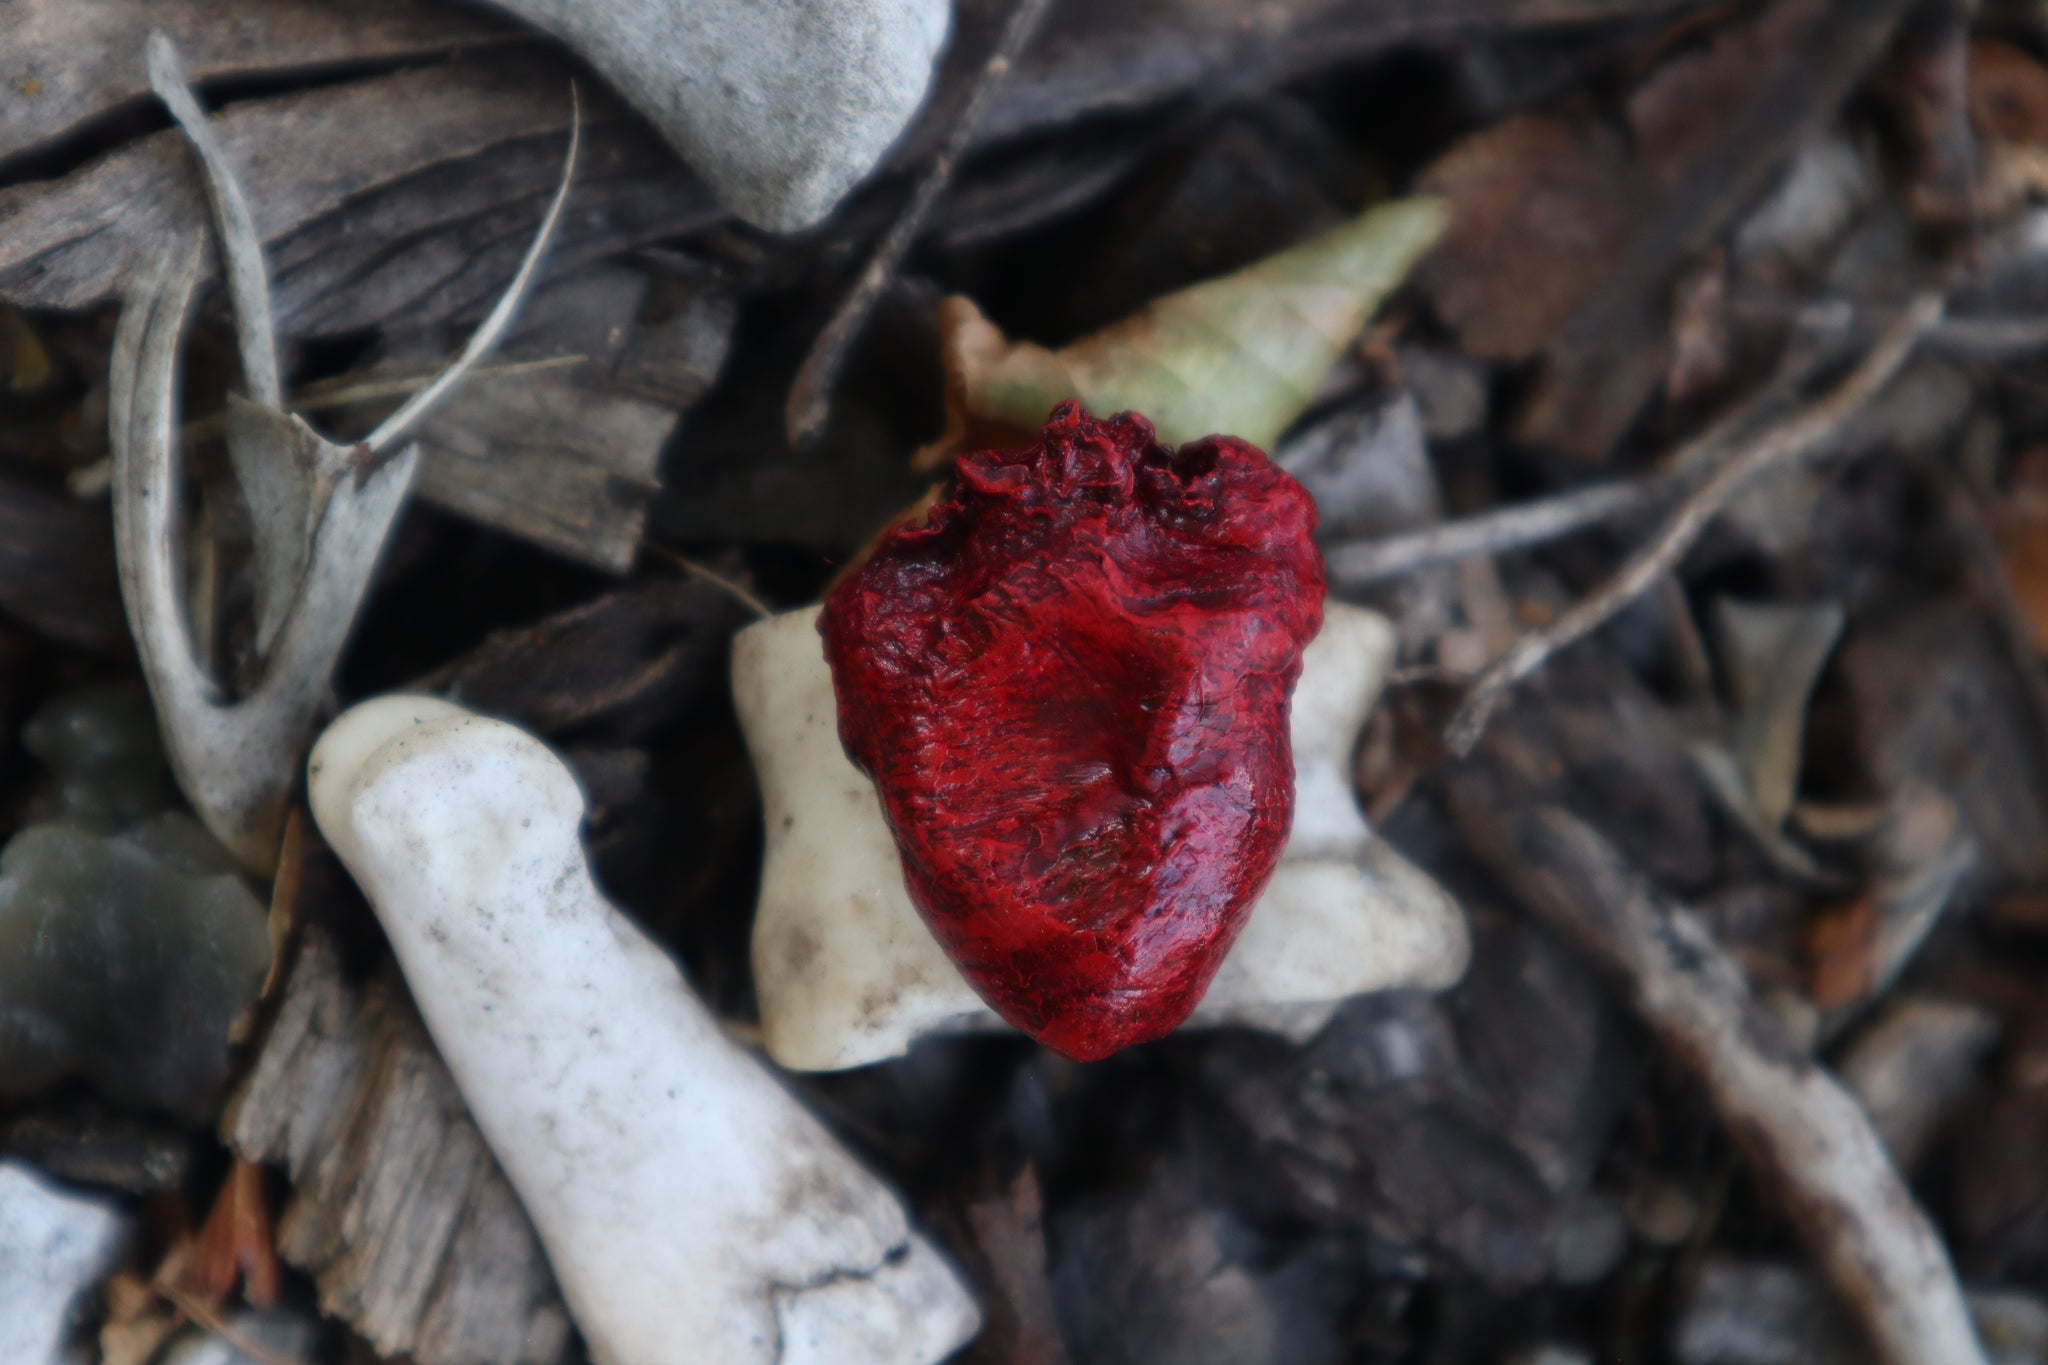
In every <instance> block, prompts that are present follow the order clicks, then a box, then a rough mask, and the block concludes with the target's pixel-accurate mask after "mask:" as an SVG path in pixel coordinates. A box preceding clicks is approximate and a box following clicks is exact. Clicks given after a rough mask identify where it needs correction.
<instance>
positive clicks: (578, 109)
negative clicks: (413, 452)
mask: <svg viewBox="0 0 2048 1365" xmlns="http://www.w3.org/2000/svg"><path fill="white" fill-rule="evenodd" d="M569 103H570V111H569V152H568V155H567V156H565V157H564V158H563V161H562V183H561V185H560V186H559V187H558V188H557V189H556V190H555V197H554V200H553V202H551V203H550V204H549V205H548V211H547V214H546V216H545V217H543V218H542V219H541V222H540V230H539V231H538V232H536V233H534V235H533V245H532V246H531V247H529V248H527V252H526V258H525V259H524V260H522V261H521V262H520V263H519V272H518V273H517V274H515V275H514V276H513V277H512V283H510V284H508V285H506V286H505V292H504V293H503V294H500V295H499V296H498V302H497V304H496V305H495V306H494V307H493V308H492V309H491V312H490V316H488V317H486V318H485V319H484V320H483V322H482V324H481V325H479V326H478V327H477V329H476V331H475V332H473V333H471V334H470V338H469V342H468V344H467V345H465V346H464V347H463V348H462V353H461V354H460V355H458V356H456V357H455V359H454V360H453V361H452V362H450V363H449V366H448V368H447V369H445V370H443V371H441V373H440V375H439V377H437V378H436V379H435V380H434V381H433V382H432V383H431V384H429V385H427V386H426V387H425V388H423V389H421V390H420V391H419V392H417V393H415V394H414V395H413V396H412V397H410V398H408V399H406V400H405V402H404V403H402V404H401V405H400V406H399V409H398V411H396V412H394V413H392V414H391V415H390V416H389V417H387V418H385V419H384V420H383V421H382V422H380V423H379V424H378V426H377V429H376V430H375V431H373V432H371V433H370V434H369V435H368V436H366V437H364V438H363V445H364V446H365V447H366V448H367V449H368V450H369V451H370V453H371V454H373V455H376V454H380V453H382V452H383V451H384V450H386V449H388V448H389V447H390V446H391V444H392V442H394V441H396V440H397V439H398V438H399V437H401V436H403V435H404V434H405V433H406V432H407V431H409V430H411V429H412V428H413V427H414V426H415V425H417V424H418V423H419V421H420V419H421V418H423V417H425V416H426V415H427V414H428V413H429V412H431V411H433V408H434V405H435V404H436V403H439V402H440V401H441V400H442V399H443V398H446V397H447V396H448V395H449V394H450V393H451V392H453V391H454V389H455V386H456V385H457V384H460V383H461V382H462V380H463V378H464V377H465V376H466V375H468V373H469V372H470V371H471V370H472V369H474V368H476V366H477V364H478V363H479V362H481V361H482V360H483V359H484V357H486V356H488V355H489V354H490V353H491V351H492V350H493V349H494V348H495V347H496V346H497V344H498V343H499V342H500V341H502V340H504V337H505V332H506V330H507V329H508V328H510V327H511V325H512V319H513V318H515V317H517V316H518V314H519V305H520V304H521V303H522V302H524V301H525V299H526V293H527V291H528V290H529V289H531V288H532V287H533V279H534V276H535V275H536V274H537V273H539V271H540V263H541V261H542V259H543V258H544V257H546V255H547V251H548V243H549V242H551V241H553V240H554V237H555V227H556V225H557V224H558V223H560V222H561V221H562V209H563V207H564V206H565V205H566V204H567V203H568V202H569V187H570V185H572V184H574V183H575V179H576V152H577V149H578V147H579V145H580V144H581V143H582V140H583V103H582V101H581V100H580V99H579V98H578V97H577V95H576V87H575V86H573V85H572V86H570V87H569Z"/></svg>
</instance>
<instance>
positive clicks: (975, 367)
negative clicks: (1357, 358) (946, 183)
mask: <svg viewBox="0 0 2048 1365" xmlns="http://www.w3.org/2000/svg"><path fill="white" fill-rule="evenodd" d="M1446 221H1447V214H1446V211H1445V209H1444V206H1443V204H1442V202H1441V201H1439V200H1435V199H1402V200H1396V201H1394V202H1392V203H1387V204H1382V205H1380V206H1379V207H1377V208H1375V209H1373V210H1371V211H1370V212H1368V213H1365V214H1363V215H1361V216H1359V217H1357V218H1354V219H1352V220H1351V221H1350V222H1348V223H1345V224H1344V225H1343V226H1341V227H1337V228H1334V229H1332V230H1331V231H1329V232H1326V233H1323V234H1322V235H1321V236H1318V237H1313V238H1310V239H1309V240H1308V241H1306V242H1303V243H1301V244H1300V245H1299V246H1295V247H1291V248H1289V249H1288V250H1286V251H1283V252H1280V253H1279V254H1278V255H1275V256H1269V257H1267V258H1266V259H1265V260H1262V261H1259V262H1256V263H1255V264H1253V265H1250V266H1247V267H1245V268H1244V269H1243V270H1240V271H1238V272H1237V273H1236V274H1233V275H1225V276H1222V277H1221V278H1219V279H1214V280H1207V281H1204V282H1203V283H1201V284H1197V285H1191V286H1190V287H1188V288H1186V289H1182V290H1180V291H1178V292H1176V293H1172V294H1168V295H1166V296H1164V297H1163V298H1159V299H1155V300H1153V301H1152V302H1151V303H1150V304H1148V305H1146V306H1145V307H1144V308H1143V309H1141V310H1140V311H1138V312H1137V313H1134V314H1132V315H1131V316H1130V317H1128V318H1126V319H1124V320H1123V321H1122V322H1119V323H1116V324H1115V325H1113V326H1111V327H1108V328H1106V329H1104V330H1103V331H1100V332H1097V333H1095V334H1094V335H1092V336H1088V337H1084V338H1082V339H1081V340H1079V341H1077V342H1075V343H1073V344H1072V345H1070V346H1067V347H1064V348H1062V349H1061V350H1059V351H1048V350H1046V349H1045V348H1044V347H1042V346H1034V345H1031V344H1030V343H1028V342H1027V343H1021V344H1014V345H1012V344H1004V345H1001V346H997V345H992V344H991V343H990V338H989V335H988V333H989V332H990V331H992V330H993V329H992V328H990V326H989V324H988V323H987V322H986V320H984V319H982V318H981V317H980V316H979V315H978V314H975V315H973V317H972V318H971V319H970V320H968V321H967V322H966V326H967V327H970V328H972V327H974V326H975V325H976V324H978V325H979V328H981V329H987V330H984V331H980V332H979V333H978V334H977V335H976V336H975V337H974V338H973V339H972V341H971V342H970V343H969V344H955V345H954V346H953V348H952V350H953V355H952V356H951V359H952V360H953V361H954V362H955V363H956V369H957V371H958V378H959V379H960V380H961V381H963V382H962V384H961V395H962V397H963V399H964V401H965V406H966V409H967V415H968V416H969V417H970V418H978V419H982V420H986V421H994V422H999V423H1003V424H1005V425H1009V426H1014V427H1018V428H1022V429H1024V430H1027V431H1035V430H1036V429H1037V428H1038V426H1039V425H1040V424H1041V423H1043V422H1044V421H1045V415H1046V413H1047V411H1048V410H1050V409H1051V407H1052V406H1053V404H1055V403H1057V402H1059V401H1060V400H1062V399H1065V398H1079V399H1080V400H1081V401H1082V402H1083V403H1084V404H1086V405H1087V406H1088V407H1089V408H1090V409H1092V410H1093V411H1096V412H1100V413H1110V412H1122V411H1132V412H1141V413H1143V414H1144V415H1145V416H1147V417H1149V418H1151V419H1152V422H1153V425H1154V426H1156V427H1157V428H1158V430H1159V436H1160V439H1161V440H1163V441H1166V442H1168V443H1170V444H1174V445H1178V444H1180V443H1181V442H1183V441H1191V440H1195V439H1197V438H1199V437H1203V436H1209V435H1214V434H1218V433H1223V434H1228V435H1232V436H1238V437H1242V438H1243V439H1245V440H1247V441H1250V442H1251V443H1252V444H1254V445H1256V446H1259V447H1261V448H1262V449H1271V448H1272V443H1273V442H1274V441H1275V440H1276V439H1277V438H1278V437H1279V435H1280V433H1281V432H1282V431H1284V430H1286V428H1287V426H1288V425H1289V424H1290V423H1291V422H1293V421H1294V419H1295V418H1297V417H1299V416H1300V415H1301V414H1302V411H1303V410H1304V409H1305V408H1307V406H1308V405H1309V402H1310V401H1311V400H1312V399H1313V398H1314V397H1315V394H1316V391H1317V389H1318V388H1319V387H1320V386H1321V385H1322V382H1323V379H1324V377H1325V376H1326V375H1328V374H1329V372H1330V367H1331V366H1332V365H1334V364H1335V363H1336V361H1337V359H1338V357H1339V356H1341V355H1342V354H1343V353H1344V349H1345V348H1346V347H1347V346H1349V345H1351V343H1352V342H1353V341H1354V340H1356V339H1357V337H1358V334H1359V333H1360V332H1361V331H1363V330H1364V328H1365V324H1366V323H1367V322H1368V321H1369V320H1370V319H1371V317H1372V315H1373V313H1374V312H1375V311H1376V310H1377V309H1378V308H1379V306H1380V303H1381V301H1382V300H1383V299H1385V298H1386V296H1387V295H1388V294H1390V293H1392V292H1393V291H1394V290H1395V289H1397V288H1398V287H1400V284H1401V282H1402V281H1403V280H1404V279H1405V278H1406V277H1407V275H1408V272H1409V271H1410V270H1411V269H1412V268H1413V267H1414V265H1415V263H1416V262H1417V261H1419V260H1420V259H1421V258H1422V256H1423V255H1424V253H1426V252H1427V251H1428V250H1429V248H1430V247H1431V246H1433V245H1434V244H1435V242H1436V240H1437V238H1438V236H1439V235H1441V233H1442V232H1443V229H1444V225H1445V223H1446Z"/></svg>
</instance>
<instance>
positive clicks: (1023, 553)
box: [819, 402, 1323, 1061]
mask: <svg viewBox="0 0 2048 1365" xmlns="http://www.w3.org/2000/svg"><path fill="white" fill-rule="evenodd" d="M956 478H957V483H956V488H955V491H954V493H953V496H952V497H951V498H950V499H949V500H947V501H945V502H943V503H940V504H939V505H938V506H937V507H935V508H933V509H932V512H931V515H930V519H929V520H928V522H927V523H926V524H925V525H923V526H914V525H903V526H898V527H896V528H894V529H893V530H891V531H890V532H888V533H887V534H886V535H885V536H884V537H883V538H882V541H881V544H880V547H879V548H878V549H877V550H876V552H875V554H874V556H873V558H871V559H870V560H869V561H868V562H867V563H866V564H865V565H864V566H862V568H861V569H860V570H859V571H858V572H856V573H854V574H853V575H851V576H850V577H848V578H847V579H846V581H845V582H844V583H842V584H841V585H840V586H839V588H838V589H837V590H836V591H835V592H833V593H832V595H831V597H830V598H829V599H828V600H827V601H826V603H825V609H824V613H823V615H822V617H821V618H820V620H819V629H820V630H821V631H822V632H823V633H824V637H825V657H826V659H827V660H828V661H829V662H830V664H831V667H832V679H833V683H834V687H835V690H836V692H837V696H838V700H839V734H840V737H841V739H842V740H843V741H844V742H845V744H846V749H847V752H848V754H849V755H851V757H852V758H853V760H854V762H856V763H857V764H859V765H860V766H861V767H862V768H863V769H865V770H866V771H867V773H868V774H869V775H870V776H871V777H873V778H874V781H875V786H876V788H877V789H878V790H879V791H880V793H881V798H882V809H883V811H884V812H885V813H886V815H887V816H888V819H889V824H890V827H891V828H892V829H893V830H894V831H895V835H896V844H897V847H898V849H899V850H900V851H901V852H902V855H903V872H904V879H905V881H906V882H907V883H908V885H909V888H910V896H911V899H912V901H914V902H915V903H916V905H917V907H918V910H919V911H920V912H921V913H922V914H923V915H924V918H925V922H926V923H927V924H929V925H930V926H931V930H932V933H933V934H934V935H935V936H936V937H937V939H938V941H939V943H940V945H941V946H942V947H944V948H945V950H946V952H947V954H948V955H949V956H950V957H951V958H952V959H953V961H954V962H955V963H956V964H958V966H959V968H960V970H961V973H962V974H963V975H964V976H965V977H966V978H967V980H968V982H969V984H971V985H972V986H973V987H974V989H975V990H976V991H977V992H978V993H979V994H980V995H981V997H982V999H984V1000H986V1001H987V1002H988V1003H989V1005H990V1006H991V1007H992V1008H993V1009H994V1010H995V1011H996V1013H998V1014H1000V1015H1001V1016H1002V1017H1003V1018H1005V1019H1007V1020H1009V1021H1010V1023H1012V1024H1014V1025H1016V1026H1017V1027H1018V1028H1019V1029H1022V1030H1023V1031H1024V1032H1025V1033H1027V1034H1029V1035H1030V1036H1031V1037H1033V1038H1035V1039H1037V1040H1038V1041H1039V1042H1041V1043H1043V1044H1044V1045H1045V1046H1047V1047H1049V1048H1051V1049H1053V1050H1054V1051H1055V1052H1058V1053H1060V1054H1061V1055H1063V1056H1066V1057H1070V1058H1073V1059H1074V1060H1076V1061H1093V1060H1095V1059H1097V1058H1100V1057H1106V1056H1108V1055H1109V1054H1110V1053H1112V1052H1115V1051H1117V1050H1118V1049H1119V1048H1123V1047H1128V1046H1129V1045H1131V1044H1132V1043H1138V1042H1143V1041H1145V1040H1146V1039H1150V1038H1157V1037H1159V1036H1160V1035H1162V1034H1165V1033H1168V1032H1170V1031H1172V1029H1173V1028H1174V1027H1175V1026H1176V1025H1178V1024H1179V1023H1180V1022H1181V1021H1182V1020H1183V1019H1185V1018H1187V1016H1188V1013H1189V1012H1190V1011H1191V1010H1193V1009H1194V1007H1195V1005H1196V1004H1197V1003H1198V1002H1199V1001H1200V1000H1201V998H1202V993H1203V992H1204V991H1205V990H1207V989H1208V986H1209V981H1210V979H1211V978H1212V977H1213V976H1215V974H1216V969H1217V967H1218V966H1220V965H1221V964H1222V961H1223V957H1224V954H1225V953H1227V952H1228V951H1229V950H1230V945H1231V943H1232V942H1233V941H1235V939H1236V937H1237V933H1238V930H1239V929H1241V928H1242V927H1243V925H1244V922H1245V918H1246V916H1247V915H1248V914H1249V912H1250V910H1251V907H1252V903H1253V902H1254V901H1255V900H1256V899H1257V898H1258V895H1259V893H1260V892H1261V891H1262V890H1264V889H1265V885H1266V882H1267V879H1268V878H1269V877H1271V876H1272V873H1273V866H1274V864H1275V863H1276V862H1277V861H1278V859H1279V856H1280V847H1281V845H1282V844H1283V843H1284V842H1286V838H1287V832H1288V828H1289V826H1290V825H1291V824H1292V822H1293V818H1294V758H1293V753H1292V751H1291V750H1290V748H1289V746H1288V704H1289V700H1290V698H1291V697H1292V695H1293V692H1294V684H1295V681H1296V680H1297V679H1298V678H1299V677H1300V676H1301V651H1302V649H1303V647H1304V646H1306V645H1307V644H1308V642H1309V641H1310V640H1311V639H1312V638H1314V636H1315V634H1316V632H1317V631H1318V630H1319V629H1321V626H1322V615H1323V562H1322V556H1321V555H1320V554H1319V553H1318V552H1317V550H1316V548H1315V545H1314V543H1313V542H1312V541H1311V540H1310V538H1309V537H1310V533H1311V532H1312V531H1313V530H1314V529H1315V523H1316V514H1315V506H1314V503H1313V502H1312V501H1311V500H1310V498H1309V495H1308V493H1307V492H1306V491H1305V490H1304V489H1303V488H1302V487H1301V485H1300V484H1298V483H1296V482H1295V481H1294V480H1293V479H1292V478H1291V477H1289V476H1288V475H1287V474H1285V473H1283V472H1282V471H1281V470H1280V469H1279V468H1277V467H1276V466H1275V465H1274V464H1273V462H1272V461H1270V460H1268V459H1267V458H1266V457H1265V455H1264V454H1262V453H1261V452H1259V451H1258V450H1257V449H1255V448H1253V447H1252V446H1249V445H1247V444H1245V443H1244V442H1243V441H1240V440H1237V439H1236V438H1234V437H1228V436H1220V437H1211V438H1209V439H1208V440H1205V441H1199V442H1195V443H1193V444H1190V445H1187V446H1184V447H1182V448H1181V450H1180V452H1179V453H1178V454H1177V455H1176V454H1175V452H1173V451H1172V450H1170V449H1168V448H1167V447H1165V446H1163V445H1160V444H1159V443H1158V442H1157V441H1156V440H1154V439H1153V434H1152V424H1151V423H1150V422H1148V421H1146V420H1145V419H1144V418H1142V417H1139V416H1136V415H1134V414H1130V413H1125V414H1123V415H1120V416H1117V417H1113V418H1111V419H1110V420H1108V421H1106V422H1098V421H1095V420H1094V419H1092V418H1091V417H1089V416H1088V414H1087V413H1086V412H1084V411H1083V410H1082V409H1081V406H1080V405H1079V404H1078V403H1073V402H1068V403H1063V404H1061V405H1060V406H1059V407H1058V408H1056V409H1055V410H1054V411H1053V414H1052V419H1051V421H1050V422H1049V423H1048V424H1047V425H1046V428H1045V433H1044V435H1043V437H1042V438H1041V440H1040V442H1039V444H1038V445H1037V446H1036V447H1034V448H1033V449H1030V450H1025V451H1011V452H1004V451H988V452H985V453H983V454H979V455H970V456H965V457H963V458H962V459H961V460H960V462H959V465H958V469H957V473H956Z"/></svg>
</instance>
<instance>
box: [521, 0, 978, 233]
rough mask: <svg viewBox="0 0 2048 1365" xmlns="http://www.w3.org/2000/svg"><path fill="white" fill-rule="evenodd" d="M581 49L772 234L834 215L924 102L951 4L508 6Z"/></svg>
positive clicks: (665, 1) (719, 190) (706, 1)
mask: <svg viewBox="0 0 2048 1365" xmlns="http://www.w3.org/2000/svg"><path fill="white" fill-rule="evenodd" d="M497 3H498V5H499V6H500V7H501V8H503V9H506V10H510V11H511V12H512V13H514V14H516V15H518V16H519V17H520V18H522V19H524V20H526V21H527V22H528V23H530V24H532V25H534V26H535V27H536V28H540V29H544V30H546V31H547V32H549V33H551V34H553V35H554V36H555V37H557V38H559V39H561V40H562V41H563V42H564V43H567V44H568V45H569V46H570V47H571V48H573V49H575V51H576V52H577V53H578V55H580V56H582V57H583V59H584V60H586V61H588V62H589V63H590V64H591V65H592V66H594V67H596V68H597V70H598V72H599V73H600V74H601V75H603V76H604V77H605V79H607V80H609V81H610V82H612V84H613V85H615V86H616V87H617V88H618V90H619V93H620V94H622V95H624V96H625V97H626V99H627V100H628V101H629V102H630V103H632V104H633V105H634V106H635V107H636V108H638V109H639V110H640V112H641V113H642V114H645V115H646V116H647V118H648V120H649V121H650V122H651V123H653V124H654V126H655V127H656V128H658V129H660V130H661V133H662V136H664V137H666V138H667V139H668V140H669V142H670V143H671V144H673V145H674V147H675V149H676V150H677V151H678V152H680V153H682V156H683V159H684V160H685V161H687V162H689V163H690V166H691V167H692V168H693V169H694V170H695V171H696V172H697V173H698V174H699V175H701V176H703V177H704V180H705V183H707V184H708V185H710V186H711V189H712V192H713V193H715V194H716V195H717V196H718V198H719V201H720V202H721V203H723V204H724V205H725V206H726V207H727V208H730V209H731V210H732V211H733V212H734V213H737V214H738V215H739V216H740V217H742V218H745V219H746V220H748V221H749V222H751V223H753V224H755V225H756V226H758V227H764V228H768V229H770V230H772V231H776V232H793V231H796V230H797V229H799V228H806V227H810V226H811V225H812V224H814V223H816V222H818V221H819V220H820V219H822V218H824V217H825V215H826V214H828V213H830V212H831V211H832V209H833V207H834V206H835V205H837V204H838V203H839V201H840V200H841V199H842V198H844V197H845V196H846V194H847V193H848V191H850V190H852V188H853V187H854V186H855V185H857V184H858V183H859V182H860V181H861V180H862V179H864V178H865V177H866V176H867V174H868V172H869V171H871V170H873V169H874V167H875V164H876V163H877V162H879V161H880V160H881V159H882V154H883V153H884V152H886V151H888V150H889V146H890V144H891V143H893V142H895V141H896V138H897V136H898V135H899V134H900V133H902V131H903V129H904V128H905V127H906V126H907V125H908V124H909V122H910V120H911V117H912V116H913V115H914V114H916V113H917V109H918V106H919V105H920V104H921V103H923V101H924V96H925V89H926V87H927V86H929V85H930V83H931V76H932V67H933V64H934V63H935V62H936V61H937V60H938V55H939V49H940V47H941V46H943V45H944V43H945V41H946V30H947V28H948V25H949V20H950V18H951V13H952V6H951V4H950V3H948V0H834V3H831V4H818V3H816V0H497Z"/></svg>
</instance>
